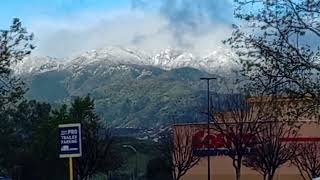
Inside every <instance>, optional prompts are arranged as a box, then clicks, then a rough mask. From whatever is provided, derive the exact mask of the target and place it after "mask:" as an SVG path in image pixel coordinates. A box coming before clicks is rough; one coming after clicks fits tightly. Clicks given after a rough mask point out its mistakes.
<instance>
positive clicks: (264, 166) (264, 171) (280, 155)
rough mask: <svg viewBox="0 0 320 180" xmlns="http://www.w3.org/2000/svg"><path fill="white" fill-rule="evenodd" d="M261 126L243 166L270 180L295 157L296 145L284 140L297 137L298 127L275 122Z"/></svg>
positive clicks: (284, 122) (283, 122)
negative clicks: (251, 150)
mask: <svg viewBox="0 0 320 180" xmlns="http://www.w3.org/2000/svg"><path fill="white" fill-rule="evenodd" d="M262 124H263V125H262V126H261V127H260V130H259V133H258V134H257V135H256V145H255V146H254V148H253V152H252V154H251V155H250V156H247V157H246V158H245V160H244V165H245V166H247V167H250V168H252V169H253V170H256V171H257V172H259V173H260V174H261V175H263V178H264V179H265V180H272V179H273V176H274V174H275V173H276V170H277V169H278V168H279V167H280V166H281V165H283V164H285V163H287V162H289V161H290V160H292V159H293V158H294V157H295V155H296V149H297V144H296V143H295V142H291V141H287V142H285V140H289V139H290V138H294V137H296V136H297V134H298V130H299V125H295V124H289V123H288V122H286V121H277V120H271V121H269V122H264V123H262Z"/></svg>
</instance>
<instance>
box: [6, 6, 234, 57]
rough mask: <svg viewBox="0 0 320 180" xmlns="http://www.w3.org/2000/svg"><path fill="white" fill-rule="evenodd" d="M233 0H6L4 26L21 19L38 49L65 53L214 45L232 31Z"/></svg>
mask: <svg viewBox="0 0 320 180" xmlns="http://www.w3.org/2000/svg"><path fill="white" fill-rule="evenodd" d="M230 2H231V0H2V4H1V6H0V17H1V19H0V28H1V29H4V28H7V27H9V25H10V23H11V20H12V18H14V17H18V18H20V19H21V21H22V23H23V25H24V26H26V27H27V29H28V30H29V31H30V32H33V33H34V34H35V37H36V38H35V42H34V44H35V45H36V46H37V48H36V50H35V51H34V53H33V54H34V55H40V56H47V55H48V56H54V57H66V56H71V55H75V54H79V53H83V52H85V51H88V50H92V49H99V48H103V47H106V46H123V47H132V48H138V49H142V50H145V51H158V50H163V49H165V48H168V47H170V48H179V49H186V50H189V51H194V52H200V51H210V50H213V49H214V48H216V47H217V46H221V45H222V44H221V41H222V40H223V39H224V38H226V37H227V36H228V35H230V25H231V21H232V5H231V3H230Z"/></svg>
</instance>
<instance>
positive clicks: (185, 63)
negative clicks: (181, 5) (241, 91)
mask: <svg viewBox="0 0 320 180" xmlns="http://www.w3.org/2000/svg"><path fill="white" fill-rule="evenodd" d="M232 56H233V55H232V53H231V52H230V51H228V50H227V49H223V48H218V49H217V50H215V51H212V52H211V53H210V54H208V55H204V56H199V55H194V54H192V53H189V52H185V51H182V50H176V49H172V48H169V49H165V50H164V51H161V52H158V53H156V54H148V53H145V52H143V51H140V50H136V49H128V48H122V47H107V48H103V49H98V50H92V51H88V52H86V53H84V54H81V55H79V56H73V57H69V58H65V59H56V58H51V57H28V58H25V59H24V60H23V61H22V62H19V63H18V64H16V65H15V66H14V67H13V69H14V70H15V72H16V73H17V74H28V73H29V74H30V73H31V74H34V73H41V72H46V71H51V70H68V71H72V72H78V71H79V70H81V69H82V68H84V67H87V66H92V65H96V66H97V67H98V66H116V65H125V64H130V65H148V66H155V67H159V68H161V69H165V70H170V69H176V68H182V67H192V68H195V69H199V70H203V71H206V72H209V73H221V72H224V73H227V74H228V73H230V72H231V71H232V69H234V68H236V67H237V66H236V64H235V63H234V62H233V61H232Z"/></svg>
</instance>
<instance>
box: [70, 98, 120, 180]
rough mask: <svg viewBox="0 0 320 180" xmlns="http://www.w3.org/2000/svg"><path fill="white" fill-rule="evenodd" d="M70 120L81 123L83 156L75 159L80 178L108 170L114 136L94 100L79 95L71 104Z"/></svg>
mask: <svg viewBox="0 0 320 180" xmlns="http://www.w3.org/2000/svg"><path fill="white" fill-rule="evenodd" d="M69 113H70V114H69V117H70V121H71V122H74V123H81V130H82V132H81V133H82V134H81V135H82V156H81V157H80V158H76V159H75V161H74V162H75V163H74V168H75V172H76V176H77V178H78V179H79V180H86V179H88V178H90V177H92V176H93V175H95V174H97V173H98V172H102V173H104V172H107V171H108V169H109V168H110V167H109V168H107V167H108V165H110V162H112V161H110V159H109V158H112V152H113V151H112V148H113V147H114V144H115V143H114V138H113V137H112V136H111V132H110V130H109V129H108V128H107V127H106V125H105V124H104V123H103V122H102V121H101V120H100V118H99V117H98V116H97V115H96V114H95V112H94V101H93V100H92V99H91V98H90V97H89V96H86V97H83V98H81V97H77V98H76V99H75V100H74V101H73V103H72V104H71V108H70V112H69Z"/></svg>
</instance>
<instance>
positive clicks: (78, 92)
mask: <svg viewBox="0 0 320 180" xmlns="http://www.w3.org/2000/svg"><path fill="white" fill-rule="evenodd" d="M231 58H232V55H231V54H230V53H228V52H226V51H224V50H222V49H220V50H219V51H214V52H212V53H211V54H209V55H205V56H203V57H199V56H195V55H192V54H191V53H188V52H183V51H180V50H174V49H167V50H164V51H162V52H160V53H157V54H154V55H150V54H147V53H145V52H142V51H138V50H132V49H125V48H119V47H109V48H104V49H100V50H94V51H89V52H86V53H84V54H82V55H79V56H75V57H70V58H66V59H62V60H58V59H54V58H49V57H43V58H39V57H38V58H35V57H29V58H26V59H25V60H24V61H23V62H20V63H19V64H17V65H16V66H15V67H14V70H15V72H16V74H18V75H19V76H21V77H23V78H24V80H25V81H26V82H27V84H28V86H29V91H28V93H27V96H28V97H29V98H32V99H37V100H41V101H48V102H50V103H53V104H61V103H64V102H67V103H68V102H69V101H70V99H72V98H73V97H75V96H84V95H87V94H90V95H91V96H92V97H93V98H94V99H95V102H96V108H97V112H98V113H99V114H101V116H102V118H103V119H104V120H106V121H108V122H110V123H111V124H113V125H115V126H117V127H157V126H161V125H164V124H169V123H173V122H195V121H203V120H205V117H203V113H201V112H202V111H203V110H204V109H205V107H204V106H205V100H206V99H205V97H206V96H205V95H206V93H205V90H206V89H205V83H204V82H201V81H200V80H199V78H200V77H208V76H215V77H218V78H219V79H218V80H217V81H216V82H214V83H213V86H212V89H213V90H215V91H216V90H217V89H219V88H221V85H219V83H220V81H222V80H223V79H224V78H226V77H232V76H233V75H232V72H233V70H234V69H236V68H237V66H236V65H235V63H233V62H232V61H231Z"/></svg>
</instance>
